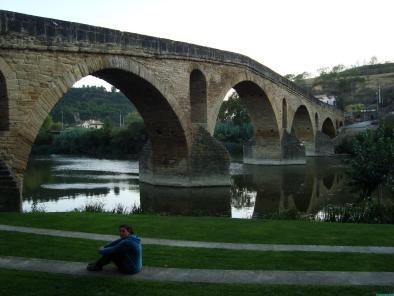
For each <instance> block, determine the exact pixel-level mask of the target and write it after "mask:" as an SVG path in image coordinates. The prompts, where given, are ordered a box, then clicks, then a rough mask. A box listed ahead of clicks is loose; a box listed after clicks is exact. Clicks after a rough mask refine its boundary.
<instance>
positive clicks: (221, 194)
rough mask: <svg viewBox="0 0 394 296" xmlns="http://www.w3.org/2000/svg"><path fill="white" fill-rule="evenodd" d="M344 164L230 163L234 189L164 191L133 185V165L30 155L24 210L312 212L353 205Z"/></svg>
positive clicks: (237, 215) (260, 214) (225, 213)
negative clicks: (101, 209) (100, 209)
mask: <svg viewBox="0 0 394 296" xmlns="http://www.w3.org/2000/svg"><path fill="white" fill-rule="evenodd" d="M345 169H346V167H345V165H344V164H343V163H342V161H341V160H340V159H335V158H308V161H307V164H306V165H295V166H254V165H245V164H242V163H238V162H232V163H231V167H230V171H231V178H232V184H233V185H232V186H231V187H212V188H168V187H161V186H151V185H148V184H144V183H139V181H138V162H137V161H123V160H106V159H94V158H85V157H70V156H59V155H53V156H50V157H39V158H32V159H31V160H30V162H29V165H28V169H27V172H26V174H25V182H24V190H23V203H22V208H23V211H25V212H29V211H32V210H40V211H46V212H56V211H73V210H75V209H79V210H80V209H83V208H84V207H85V206H86V205H92V204H96V205H97V204H99V205H101V206H102V207H103V208H104V209H105V210H106V211H111V210H113V209H115V208H122V209H123V210H125V211H135V210H138V211H140V212H145V213H159V214H167V215H204V216H226V217H233V218H245V219H248V218H252V217H264V216H269V215H277V214H281V213H284V212H286V211H289V210H293V209H296V210H297V211H299V212H301V213H305V214H316V213H318V212H319V211H320V210H321V209H322V208H323V207H324V206H326V205H342V204H345V203H349V202H352V201H354V200H355V198H356V197H357V196H356V195H355V194H352V193H350V191H349V188H348V187H347V185H346V174H345Z"/></svg>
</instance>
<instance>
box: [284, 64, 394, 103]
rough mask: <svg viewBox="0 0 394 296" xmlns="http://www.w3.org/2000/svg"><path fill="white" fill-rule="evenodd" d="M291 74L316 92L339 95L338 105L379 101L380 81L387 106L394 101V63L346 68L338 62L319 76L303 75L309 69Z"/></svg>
mask: <svg viewBox="0 0 394 296" xmlns="http://www.w3.org/2000/svg"><path fill="white" fill-rule="evenodd" d="M303 74H304V75H303ZM303 74H300V75H297V76H296V75H290V78H293V79H292V80H293V81H294V82H295V83H297V84H298V85H300V86H301V87H303V88H305V89H306V90H307V91H308V92H310V93H311V94H312V95H320V94H328V95H335V96H336V97H337V99H338V101H339V102H338V106H339V107H342V108H343V107H344V106H346V105H350V104H357V103H362V104H365V105H370V104H374V103H376V100H377V92H378V88H379V85H380V87H381V97H382V98H383V100H384V101H383V105H384V106H391V105H393V102H394V63H385V64H374V65H364V66H360V67H352V68H350V69H344V67H343V66H341V65H339V66H335V67H333V68H332V69H329V70H325V71H322V72H321V73H320V75H319V76H318V77H314V78H306V79H303V78H304V77H305V76H306V75H305V73H303Z"/></svg>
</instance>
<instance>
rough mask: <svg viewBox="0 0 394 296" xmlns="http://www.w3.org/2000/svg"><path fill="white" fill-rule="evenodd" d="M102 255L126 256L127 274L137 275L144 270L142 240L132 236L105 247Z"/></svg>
mask: <svg viewBox="0 0 394 296" xmlns="http://www.w3.org/2000/svg"><path fill="white" fill-rule="evenodd" d="M100 254H101V255H111V254H120V255H124V262H123V263H124V264H122V265H124V266H123V267H124V268H123V269H124V271H125V272H127V273H137V272H140V271H141V269H142V247H141V239H140V238H139V237H138V236H136V235H134V234H130V235H129V236H127V237H126V238H120V239H117V240H115V241H113V242H111V243H109V244H107V245H105V246H104V249H102V250H100Z"/></svg>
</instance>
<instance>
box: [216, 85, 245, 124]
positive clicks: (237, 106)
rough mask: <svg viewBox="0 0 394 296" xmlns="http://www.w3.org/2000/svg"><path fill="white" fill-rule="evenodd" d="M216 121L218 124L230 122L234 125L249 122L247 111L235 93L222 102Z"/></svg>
mask: <svg viewBox="0 0 394 296" xmlns="http://www.w3.org/2000/svg"><path fill="white" fill-rule="evenodd" d="M218 120H219V121H220V122H225V121H231V122H233V123H234V124H235V125H242V124H244V123H249V122H250V118H249V115H248V111H247V110H246V107H245V106H244V105H243V104H242V102H241V99H240V98H239V96H238V94H237V93H236V92H234V93H233V94H232V95H231V96H230V97H229V98H228V100H227V101H224V102H223V104H222V106H221V108H220V111H219V115H218Z"/></svg>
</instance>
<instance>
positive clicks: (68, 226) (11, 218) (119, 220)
mask: <svg viewBox="0 0 394 296" xmlns="http://www.w3.org/2000/svg"><path fill="white" fill-rule="evenodd" d="M0 223H2V224H10V225H20V226H31V227H41V228H54V229H63V230H74V231H85V232H95V233H105V234H117V228H118V226H119V225H120V224H123V223H128V224H131V225H132V226H133V227H134V229H135V231H136V233H138V234H139V235H140V236H142V237H154V238H167V239H182V240H200V241H214V242H234V243H267V244H268V243H276V244H317V245H323V244H324V245H354V246H366V245H369V246H394V225H378V224H346V223H327V222H312V221H289V220H263V219H252V220H242V219H231V218H215V217H182V216H175V217H174V216H158V215H116V214H115V215H114V214H107V213H105V214H98V213H75V212H70V213H30V214H19V213H1V214H0Z"/></svg>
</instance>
